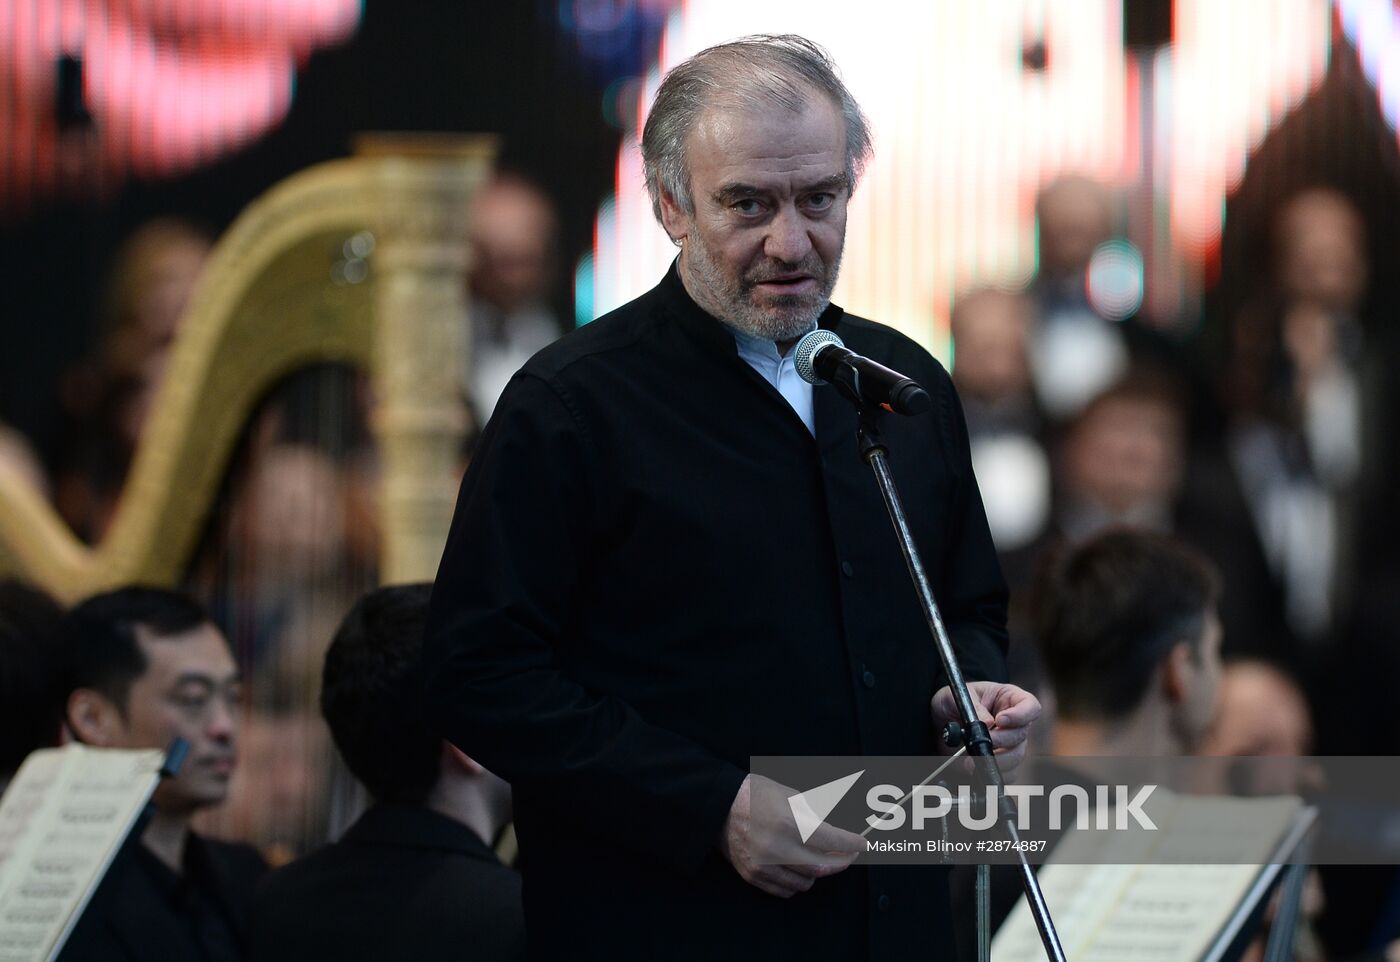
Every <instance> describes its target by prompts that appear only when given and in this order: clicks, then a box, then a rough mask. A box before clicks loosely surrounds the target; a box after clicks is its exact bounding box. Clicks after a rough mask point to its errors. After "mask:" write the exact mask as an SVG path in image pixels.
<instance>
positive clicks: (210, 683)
mask: <svg viewBox="0 0 1400 962" xmlns="http://www.w3.org/2000/svg"><path fill="white" fill-rule="evenodd" d="M242 681H243V677H242V674H241V673H237V674H233V675H230V676H229V677H228V678H227V679H224V680H223V682H222V684H225V685H228V684H234V685H237V684H241V683H242ZM189 685H199V686H200V687H201V688H208V689H211V690H212V689H215V688H218V687H219V685H220V680H219V679H217V678H215V677H213V676H212V675H206V674H204V673H203V672H198V671H187V672H185V673H184V674H182V675H180V676H179V677H177V678H176V679H175V684H174V687H175V688H184V687H186V686H189Z"/></svg>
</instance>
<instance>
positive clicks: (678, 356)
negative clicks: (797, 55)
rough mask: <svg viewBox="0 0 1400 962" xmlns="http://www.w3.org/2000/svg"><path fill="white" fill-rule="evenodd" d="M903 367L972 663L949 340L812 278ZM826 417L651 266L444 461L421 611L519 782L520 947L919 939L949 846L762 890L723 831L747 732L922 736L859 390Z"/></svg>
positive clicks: (893, 453)
mask: <svg viewBox="0 0 1400 962" xmlns="http://www.w3.org/2000/svg"><path fill="white" fill-rule="evenodd" d="M820 324H821V326H822V327H824V328H829V329H832V330H835V331H836V332H837V333H838V334H839V335H840V336H841V337H842V338H843V339H844V340H845V342H846V344H847V346H849V347H850V348H851V349H852V350H854V351H857V352H859V353H862V354H865V355H868V356H871V357H874V358H878V359H880V360H881V361H882V362H884V363H886V364H888V365H890V366H891V367H893V368H895V369H897V370H900V371H903V372H904V373H906V374H908V375H909V376H911V377H913V378H915V379H917V380H918V381H920V382H921V383H922V384H923V385H924V387H925V388H926V389H927V390H928V392H929V394H930V396H931V397H932V398H933V402H934V403H933V409H932V410H931V411H929V412H928V413H926V414H924V415H921V416H918V417H910V418H902V417H897V416H893V415H890V416H887V417H886V418H885V420H884V424H883V427H884V431H885V438H886V441H887V442H888V444H889V448H890V464H891V469H892V471H893V473H894V476H895V478H896V480H897V482H898V484H899V486H900V490H901V493H902V494H903V497H904V500H905V509H906V513H907V514H908V516H909V520H910V522H911V524H912V526H913V530H914V532H915V535H916V537H917V539H918V542H919V545H920V547H921V548H922V551H923V557H924V562H925V565H926V566H927V569H928V574H929V577H930V581H931V584H932V586H933V588H934V591H935V593H936V595H937V597H938V599H939V602H940V604H941V606H942V610H943V615H944V618H945V620H946V622H947V624H948V627H949V631H950V633H951V635H952V638H953V641H954V644H955V645H956V647H957V649H958V650H959V652H960V654H961V656H962V658H963V667H964V671H965V673H966V675H967V677H968V678H970V679H999V678H1001V677H1002V676H1003V673H1004V671H1005V667H1004V650H1005V645H1006V633H1005V619H1006V593H1005V586H1004V584H1003V582H1002V578H1001V573H1000V570H999V568H998V566H997V560H996V554H995V551H994V549H993V546H992V542H991V537H990V535H989V534H988V531H987V523H986V518H985V516H984V514H983V511H982V503H981V499H980V497H979V495H978V493H977V487H976V483H975V481H974V479H973V475H972V469H971V465H970V461H969V457H968V442H967V433H966V430H965V427H964V424H963V418H962V413H961V410H960V408H959V406H958V401H957V398H956V396H955V395H954V393H953V388H952V383H951V381H950V379H949V378H948V375H947V373H946V372H945V371H944V369H943V368H942V367H941V366H940V365H939V364H938V362H937V361H935V360H934V359H933V358H932V357H930V356H929V355H928V353H927V352H925V351H924V350H922V349H921V348H919V347H918V346H917V345H916V344H914V342H912V341H911V340H909V339H908V338H906V337H904V336H902V335H900V334H898V333H896V332H895V331H892V330H890V329H888V328H885V327H882V326H880V325H877V324H873V323H871V322H870V321H866V320H862V319H860V318H857V317H852V316H849V315H846V314H845V313H844V312H843V311H842V310H841V309H840V308H837V307H834V306H833V307H830V308H828V309H827V310H826V311H825V312H824V313H823V315H822V317H821V320H820ZM813 400H814V410H815V420H816V438H815V439H814V438H813V436H812V434H811V433H809V431H808V429H807V427H806V426H805V425H804V424H803V423H802V420H801V419H800V418H799V417H798V416H797V414H796V413H795V412H794V411H793V409H792V407H791V406H790V405H789V404H788V402H787V401H786V400H785V399H784V398H783V397H782V396H781V395H780V394H779V393H778V392H777V391H776V390H775V389H774V388H773V387H772V386H771V385H770V384H769V383H768V382H767V381H765V380H764V379H763V377H762V376H761V375H759V374H758V373H756V372H755V371H754V370H753V369H752V368H751V367H750V366H749V365H748V364H747V363H745V362H744V361H743V360H742V359H741V358H740V357H739V356H738V354H737V352H736V348H735V341H734V337H733V335H732V333H731V332H730V330H729V329H728V328H726V327H724V326H723V325H722V324H720V323H719V322H718V321H716V320H715V319H714V318H712V317H710V316H709V315H708V314H706V313H705V312H704V311H702V310H701V309H700V308H699V307H698V306H697V305H696V304H695V303H694V301H692V300H691V299H690V297H689V296H688V295H687V294H686V292H685V290H684V287H683V286H682V284H681V281H680V279H679V277H678V275H677V274H676V269H675V267H674V266H673V267H672V269H671V271H670V272H669V273H668V274H667V276H666V278H665V279H664V280H663V281H662V282H661V284H660V285H658V286H657V287H656V288H655V289H653V290H652V291H651V292H649V293H648V294H646V295H644V296H643V297H641V298H639V299H638V300H636V301H633V302H632V303H630V304H628V305H626V306H624V307H622V308H620V309H619V310H617V311H614V312H612V313H611V314H609V315H607V316H606V317H603V318H600V319H599V320H596V321H594V322H592V323H591V324H589V325H587V326H585V327H584V328H582V329H580V330H579V331H576V332H575V333H573V334H570V335H568V336H566V337H564V338H563V339H561V340H560V341H558V342H556V343H555V344H554V345H551V346H550V347H548V348H546V349H545V350H543V351H541V352H540V353H539V354H537V355H536V356H535V357H534V358H533V359H532V360H531V361H530V362H529V363H528V364H527V365H526V366H525V367H524V369H523V370H522V371H521V372H520V373H519V374H517V375H516V376H515V378H514V379H513V380H512V381H511V383H510V385H509V386H508V387H507V389H506V391H505V394H504V395H503V396H502V398H501V401H500V403H499V404H498V406H497V408H496V411H495V413H494V415H493V416H492V418H491V421H490V423H489V424H488V425H487V427H486V430H485V433H484V434H483V436H482V439H481V444H480V447H479V448H478V451H477V453H476V456H475V457H474V458H473V461H472V465H471V468H470V470H469V471H468V473H467V477H466V479H465V481H464V482H463V485H462V492H461V496H460V499H459V501H458V505H457V514H456V517H455V518H454V520H453V523H452V529H451V533H450V535H449V538H448V544H447V548H446V551H445V553H444V556H443V561H442V566H441V568H440V569H439V572H438V578H437V583H436V588H435V590H434V593H433V600H432V610H431V613H430V617H429V624H428V630H427V636H426V641H425V653H424V654H425V668H426V671H427V676H428V684H429V690H430V701H431V703H432V708H433V710H434V711H435V713H436V717H437V719H438V721H439V723H440V725H441V726H442V730H443V732H444V733H445V734H446V735H447V737H449V738H450V739H451V740H452V741H453V742H455V743H456V744H458V745H460V746H461V747H462V748H463V750H465V751H467V752H468V753H469V754H471V755H472V757H474V758H476V759H477V760H479V761H480V762H481V763H482V764H484V765H486V766H487V767H488V768H490V769H491V770H493V771H495V772H497V773H499V774H500V775H502V776H503V777H504V778H506V779H507V780H508V781H510V782H511V783H512V786H513V788H514V790H515V810H516V829H517V833H518V836H519V839H520V851H521V868H522V871H523V872H524V880H525V891H524V896H525V915H526V920H527V926H528V935H529V939H530V952H531V955H532V957H535V958H541V959H548V958H575V959H577V958H606V959H634V958H635V959H642V958H667V959H689V958H706V959H709V958H766V959H785V958H802V959H813V958H818V959H824V958H832V959H841V960H843V962H845V960H851V959H860V958H867V957H868V958H876V959H885V958H895V957H898V958H907V957H909V956H910V955H911V953H914V952H918V953H919V954H921V955H923V956H924V957H930V958H938V957H939V956H938V955H937V947H938V946H939V945H948V944H949V943H948V935H947V928H948V927H947V925H946V921H947V911H948V910H947V885H946V874H945V873H942V872H940V871H938V870H935V869H922V868H915V869H912V870H907V869H905V868H904V867H883V868H872V869H869V870H866V869H863V868H858V869H852V870H848V871H846V872H843V873H841V874H839V875H836V876H833V877H831V878H829V879H824V880H822V881H821V882H819V883H818V884H817V885H816V886H815V887H814V888H813V889H812V890H811V891H810V892H807V893H804V894H801V895H798V896H796V897H794V898H792V899H789V900H781V899H777V898H774V897H772V896H769V895H766V894H764V893H762V892H760V891H759V890H758V889H756V888H754V887H752V886H750V885H748V884H747V883H745V882H744V881H743V880H742V879H741V878H740V877H739V875H738V874H737V873H736V872H735V871H734V869H733V868H732V867H731V866H730V865H729V864H728V862H727V861H725V859H724V857H723V856H722V854H721V853H720V852H719V850H718V847H717V843H718V841H719V837H720V832H721V829H722V827H723V825H724V823H725V820H726V817H727V815H728V812H729V807H730V805H731V804H732V802H733V800H734V796H735V793H736V792H737V790H738V788H739V785H740V783H741V782H742V780H743V778H744V775H745V772H746V771H747V769H748V765H749V758H750V757H751V756H754V755H764V754H770V755H809V754H852V755H854V754H932V753H935V752H936V750H937V747H936V744H935V733H934V731H933V727H932V724H931V721H930V714H929V700H930V698H931V696H932V695H933V693H934V692H935V691H936V690H937V688H938V687H939V686H941V685H942V684H943V681H942V677H941V676H942V672H941V669H940V666H939V664H938V657H937V653H936V651H935V649H934V645H933V642H932V641H931V640H930V638H929V635H928V629H927V627H926V625H925V623H924V620H923V615H922V613H921V611H920V608H919V606H918V603H917V598H916V595H915V593H914V589H913V587H912V585H911V584H910V581H909V577H908V574H907V573H906V571H905V567H904V561H903V558H902V556H901V554H900V552H899V548H898V545H897V542H896V540H895V537H894V534H893V532H892V530H891V527H890V523H889V519H888V516H887V514H886V512H885V507H884V504H883V502H882V501H881V499H880V495H879V491H878V489H877V487H876V485H875V480H874V478H873V477H872V476H871V472H870V469H869V467H867V466H866V464H865V463H864V462H863V461H862V460H861V458H860V457H859V454H858V452H857V448H856V441H855V431H856V415H855V411H854V409H853V408H852V407H851V406H850V405H849V404H848V403H847V402H846V401H845V400H843V399H842V398H840V397H839V396H838V395H837V394H836V392H835V391H834V389H832V388H829V387H819V388H817V389H816V390H815V392H814V399H813Z"/></svg>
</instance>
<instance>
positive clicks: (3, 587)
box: [0, 578, 63, 794]
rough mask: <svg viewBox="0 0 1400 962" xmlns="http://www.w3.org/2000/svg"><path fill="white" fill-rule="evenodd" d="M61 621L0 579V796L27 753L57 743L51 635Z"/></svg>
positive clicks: (51, 608)
mask: <svg viewBox="0 0 1400 962" xmlns="http://www.w3.org/2000/svg"><path fill="white" fill-rule="evenodd" d="M62 617H63V609H62V608H60V607H59V606H58V604H57V603H56V602H55V601H54V600H53V599H52V598H50V597H49V596H48V595H46V594H44V593H43V592H42V591H40V590H39V589H37V588H32V587H30V586H29V585H26V584H24V583H22V582H19V581H15V580H14V579H12V578H5V579H0V794H4V792H5V787H6V786H7V785H9V783H10V779H11V778H13V777H14V774H15V772H16V771H17V770H18V769H19V766H20V765H21V764H22V763H23V762H24V759H25V757H26V756H27V755H28V754H29V753H30V752H32V751H35V750H36V749H39V748H52V747H53V746H55V745H57V744H58V741H59V733H60V731H61V730H62V728H63V709H62V703H61V702H60V700H59V696H60V692H59V690H58V686H59V682H58V658H57V652H56V650H55V649H56V644H55V638H54V635H55V634H56V633H57V630H58V623H59V619H60V618H62Z"/></svg>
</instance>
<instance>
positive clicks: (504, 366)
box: [463, 173, 562, 424]
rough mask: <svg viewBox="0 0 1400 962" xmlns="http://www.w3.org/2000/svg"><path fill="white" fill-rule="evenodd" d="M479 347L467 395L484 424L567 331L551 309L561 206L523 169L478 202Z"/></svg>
mask: <svg viewBox="0 0 1400 962" xmlns="http://www.w3.org/2000/svg"><path fill="white" fill-rule="evenodd" d="M470 238H471V247H472V262H471V275H470V279H469V282H470V293H471V299H470V307H469V313H470V318H471V330H470V334H471V350H470V351H469V352H468V357H469V359H470V367H469V369H468V370H466V371H464V372H463V378H464V381H465V383H466V385H467V397H468V399H469V400H470V402H471V405H472V407H473V409H474V413H475V416H476V419H477V420H478V421H479V422H480V423H482V424H484V423H485V422H486V420H487V419H488V418H489V417H490V416H491V411H492V410H493V409H494V408H495V406H496V400H497V399H498V398H499V397H500V396H501V391H503V390H504V389H505V386H506V382H507V381H509V380H510V379H511V376H512V375H514V374H515V372H516V371H518V370H520V368H521V366H522V365H524V363H525V362H526V361H528V360H529V359H530V356H531V355H533V354H534V353H535V352H536V351H538V350H539V349H540V348H542V347H544V346H545V345H547V344H549V343H550V342H551V341H553V340H554V339H555V338H556V337H558V336H559V334H560V333H561V331H562V327H561V326H560V323H559V320H558V318H556V317H555V316H554V314H553V312H552V311H551V310H550V307H549V297H550V293H551V288H552V285H553V284H554V280H555V274H556V272H557V271H558V261H559V249H558V247H559V223H558V215H557V214H556V213H555V210H554V203H553V201H551V200H550V199H549V197H548V195H546V194H545V193H544V191H543V190H541V189H540V188H539V187H538V186H537V185H535V184H533V183H531V182H530V181H528V180H526V179H524V178H523V177H520V176H518V175H516V174H506V173H502V174H498V175H497V176H496V178H495V179H494V180H492V181H491V182H490V183H488V184H487V185H486V186H485V187H483V188H482V189H481V190H480V191H478V192H477V194H476V196H475V197H474V198H473V199H472V209H471V227H470Z"/></svg>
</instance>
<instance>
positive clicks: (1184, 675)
mask: <svg viewBox="0 0 1400 962" xmlns="http://www.w3.org/2000/svg"><path fill="white" fill-rule="evenodd" d="M1195 677H1196V656H1195V655H1194V654H1193V653H1192V651H1191V643H1190V642H1189V641H1178V642H1177V643H1176V644H1175V645H1172V650H1171V651H1170V652H1168V653H1167V658H1166V660H1165V661H1164V662H1162V694H1164V695H1166V696H1167V701H1168V702H1170V703H1171V704H1173V705H1180V704H1181V703H1182V702H1184V701H1186V699H1187V698H1188V697H1189V695H1190V690H1189V689H1190V687H1191V683H1192V681H1193V680H1194V679H1195Z"/></svg>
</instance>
